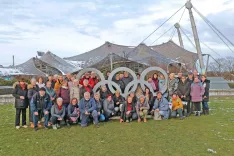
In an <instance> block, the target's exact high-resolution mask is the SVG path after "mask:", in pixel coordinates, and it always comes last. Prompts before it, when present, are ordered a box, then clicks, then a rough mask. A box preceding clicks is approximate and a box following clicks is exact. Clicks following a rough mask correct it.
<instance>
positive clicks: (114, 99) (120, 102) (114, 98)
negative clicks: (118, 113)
mask: <svg viewBox="0 0 234 156" xmlns="http://www.w3.org/2000/svg"><path fill="white" fill-rule="evenodd" d="M113 101H114V105H115V107H119V105H117V104H116V103H117V102H119V104H123V103H124V98H123V97H122V96H121V95H120V96H119V97H116V95H114V96H113Z"/></svg>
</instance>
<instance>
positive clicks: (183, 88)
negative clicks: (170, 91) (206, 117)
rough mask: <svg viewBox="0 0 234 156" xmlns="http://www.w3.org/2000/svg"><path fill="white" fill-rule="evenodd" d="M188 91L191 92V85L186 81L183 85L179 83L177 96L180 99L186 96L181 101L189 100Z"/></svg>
mask: <svg viewBox="0 0 234 156" xmlns="http://www.w3.org/2000/svg"><path fill="white" fill-rule="evenodd" d="M190 90H191V85H190V83H189V82H188V81H187V80H186V81H185V82H184V83H183V82H182V81H180V82H179V84H178V88H177V94H178V96H179V97H180V98H181V96H182V95H185V96H186V98H185V99H184V98H183V99H181V100H182V101H189V100H190Z"/></svg>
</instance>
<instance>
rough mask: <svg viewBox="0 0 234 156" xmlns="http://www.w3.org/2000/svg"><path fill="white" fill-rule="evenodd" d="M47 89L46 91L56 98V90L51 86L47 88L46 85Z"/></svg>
mask: <svg viewBox="0 0 234 156" xmlns="http://www.w3.org/2000/svg"><path fill="white" fill-rule="evenodd" d="M45 89H46V93H47V94H48V95H49V96H50V98H54V99H55V98H56V92H55V91H54V89H53V88H52V87H51V88H47V87H45Z"/></svg>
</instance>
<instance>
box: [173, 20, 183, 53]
mask: <svg viewBox="0 0 234 156" xmlns="http://www.w3.org/2000/svg"><path fill="white" fill-rule="evenodd" d="M174 26H175V28H176V30H177V33H178V38H179V42H180V46H181V48H184V43H183V40H182V37H181V33H180V24H179V23H176V24H175V25H174Z"/></svg>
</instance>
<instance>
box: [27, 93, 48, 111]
mask: <svg viewBox="0 0 234 156" xmlns="http://www.w3.org/2000/svg"><path fill="white" fill-rule="evenodd" d="M51 106H52V102H51V100H50V96H49V95H48V94H47V93H46V94H45V95H44V96H43V97H41V96H40V93H36V94H34V95H33V97H32V99H31V101H30V107H31V111H32V112H37V111H38V110H43V111H45V110H46V111H49V110H50V109H51Z"/></svg>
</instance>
